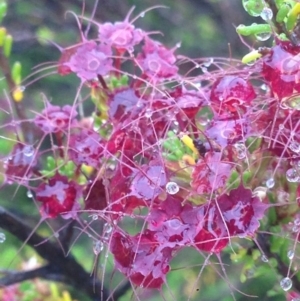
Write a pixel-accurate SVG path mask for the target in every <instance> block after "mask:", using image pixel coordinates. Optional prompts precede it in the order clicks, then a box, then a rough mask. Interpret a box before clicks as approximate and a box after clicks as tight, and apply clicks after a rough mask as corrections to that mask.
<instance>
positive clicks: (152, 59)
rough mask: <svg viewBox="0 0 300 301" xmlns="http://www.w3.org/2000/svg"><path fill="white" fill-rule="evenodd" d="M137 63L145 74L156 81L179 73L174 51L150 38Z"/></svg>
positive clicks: (147, 39) (146, 40)
mask: <svg viewBox="0 0 300 301" xmlns="http://www.w3.org/2000/svg"><path fill="white" fill-rule="evenodd" d="M137 62H138V64H139V65H140V66H141V68H142V71H143V73H144V74H146V75H147V76H148V77H150V78H152V79H156V80H157V78H160V79H165V78H170V77H173V76H175V75H177V72H178V67H177V66H175V62H176V57H175V56H174V54H173V50H169V49H167V48H166V47H165V46H163V45H162V44H161V43H159V42H157V41H154V40H152V39H150V38H146V39H145V45H144V47H143V53H142V54H139V55H138V56H137Z"/></svg>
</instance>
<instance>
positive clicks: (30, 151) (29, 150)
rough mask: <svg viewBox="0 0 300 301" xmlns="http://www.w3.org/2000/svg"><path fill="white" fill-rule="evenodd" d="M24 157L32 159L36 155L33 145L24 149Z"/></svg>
mask: <svg viewBox="0 0 300 301" xmlns="http://www.w3.org/2000/svg"><path fill="white" fill-rule="evenodd" d="M23 153H24V156H26V157H32V156H33V154H34V148H33V147H32V146H31V145H25V146H24V148H23Z"/></svg>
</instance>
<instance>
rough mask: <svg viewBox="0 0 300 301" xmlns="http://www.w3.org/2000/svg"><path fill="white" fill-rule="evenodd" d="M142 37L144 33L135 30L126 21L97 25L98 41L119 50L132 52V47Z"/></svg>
mask: <svg viewBox="0 0 300 301" xmlns="http://www.w3.org/2000/svg"><path fill="white" fill-rule="evenodd" d="M144 37H145V33H144V32H143V31H142V30H141V29H136V28H135V27H134V26H133V25H132V24H131V23H129V22H127V21H123V22H116V23H114V24H112V23H104V24H100V25H99V39H100V41H101V42H102V43H105V44H107V45H109V46H112V47H114V48H116V49H119V50H123V49H126V50H127V51H129V52H132V50H133V47H134V46H135V45H137V44H139V43H140V42H141V41H142V39H143V38H144Z"/></svg>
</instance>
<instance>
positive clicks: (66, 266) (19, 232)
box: [0, 206, 124, 301]
mask: <svg viewBox="0 0 300 301" xmlns="http://www.w3.org/2000/svg"><path fill="white" fill-rule="evenodd" d="M0 227H1V228H3V229H5V230H6V231H8V232H10V233H11V234H13V235H14V236H16V237H17V238H18V239H19V240H21V241H25V240H27V239H28V236H29V235H30V234H31V233H32V230H33V229H32V228H31V227H29V226H28V225H27V224H25V223H24V222H23V221H22V220H20V219H19V218H17V217H16V216H14V215H12V214H11V213H9V212H7V211H6V210H5V209H4V208H3V207H1V206H0ZM41 242H43V243H42V244H40V245H39V246H38V247H36V245H38V244H39V243H41ZM27 245H29V246H31V247H32V248H34V250H35V251H36V252H37V253H38V254H39V255H40V256H41V257H42V258H44V259H45V260H47V261H48V265H47V266H45V267H43V268H40V269H37V270H34V271H27V272H21V273H20V275H18V276H16V274H15V276H14V277H15V279H16V280H15V281H14V282H12V281H13V280H11V278H9V279H5V278H4V279H3V278H2V279H0V284H2V283H4V284H3V285H5V283H6V282H7V283H10V284H12V283H17V282H21V281H23V279H25V278H26V279H31V278H30V276H31V277H42V278H45V279H48V277H50V279H49V280H55V281H60V282H64V283H66V284H69V285H72V286H73V287H75V288H77V289H78V290H81V291H84V292H85V293H86V294H87V295H88V296H89V297H90V298H92V300H95V301H100V300H117V299H118V298H117V297H116V298H114V296H111V297H110V293H109V292H108V290H107V289H106V288H105V287H103V289H102V283H101V282H100V281H99V280H94V279H93V278H92V277H90V275H89V274H88V273H87V272H86V271H85V270H84V269H83V267H82V266H81V265H80V264H79V263H78V262H77V261H76V260H75V258H74V257H73V256H72V255H69V256H68V257H65V256H64V253H63V250H62V249H61V248H60V247H59V245H58V244H57V243H54V242H51V241H50V240H45V238H44V237H42V236H40V235H38V234H37V233H33V234H31V237H30V238H29V239H28V241H27ZM47 273H50V274H49V275H48V274H47ZM53 277H54V278H53ZM123 293H124V292H123ZM118 297H120V295H118Z"/></svg>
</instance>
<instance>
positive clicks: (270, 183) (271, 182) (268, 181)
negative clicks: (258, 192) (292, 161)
mask: <svg viewBox="0 0 300 301" xmlns="http://www.w3.org/2000/svg"><path fill="white" fill-rule="evenodd" d="M274 185H275V180H274V178H270V179H268V180H267V181H266V186H267V188H273V187H274Z"/></svg>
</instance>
